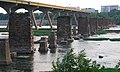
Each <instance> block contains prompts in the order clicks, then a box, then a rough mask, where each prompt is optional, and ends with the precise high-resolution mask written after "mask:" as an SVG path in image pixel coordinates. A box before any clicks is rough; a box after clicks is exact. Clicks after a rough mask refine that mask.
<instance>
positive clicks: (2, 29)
mask: <svg viewBox="0 0 120 72" xmlns="http://www.w3.org/2000/svg"><path fill="white" fill-rule="evenodd" d="M0 32H8V30H7V29H6V28H0Z"/></svg>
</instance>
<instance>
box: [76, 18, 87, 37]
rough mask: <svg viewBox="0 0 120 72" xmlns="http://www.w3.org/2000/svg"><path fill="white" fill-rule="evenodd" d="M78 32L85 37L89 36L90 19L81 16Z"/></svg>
mask: <svg viewBox="0 0 120 72" xmlns="http://www.w3.org/2000/svg"><path fill="white" fill-rule="evenodd" d="M78 24H79V25H78V34H81V35H82V36H84V37H87V36H89V20H88V18H87V17H79V19H78Z"/></svg>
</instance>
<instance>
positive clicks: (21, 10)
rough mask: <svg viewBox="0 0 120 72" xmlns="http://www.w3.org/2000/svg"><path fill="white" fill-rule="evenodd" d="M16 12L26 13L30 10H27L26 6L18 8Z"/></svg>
mask: <svg viewBox="0 0 120 72" xmlns="http://www.w3.org/2000/svg"><path fill="white" fill-rule="evenodd" d="M15 12H16V13H25V12H28V10H26V9H24V8H20V9H17V10H16V11H15Z"/></svg>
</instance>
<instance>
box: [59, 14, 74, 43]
mask: <svg viewBox="0 0 120 72" xmlns="http://www.w3.org/2000/svg"><path fill="white" fill-rule="evenodd" d="M71 27H72V20H71V17H70V16H59V17H58V18H57V42H58V43H59V42H61V41H62V40H65V41H68V39H71V38H72V29H71Z"/></svg>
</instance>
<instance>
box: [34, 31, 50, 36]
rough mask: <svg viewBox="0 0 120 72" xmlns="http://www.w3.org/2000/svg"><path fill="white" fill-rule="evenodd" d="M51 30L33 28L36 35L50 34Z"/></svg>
mask: <svg viewBox="0 0 120 72" xmlns="http://www.w3.org/2000/svg"><path fill="white" fill-rule="evenodd" d="M50 31H51V30H33V35H35V36H48V35H49V33H50Z"/></svg>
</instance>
